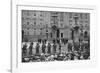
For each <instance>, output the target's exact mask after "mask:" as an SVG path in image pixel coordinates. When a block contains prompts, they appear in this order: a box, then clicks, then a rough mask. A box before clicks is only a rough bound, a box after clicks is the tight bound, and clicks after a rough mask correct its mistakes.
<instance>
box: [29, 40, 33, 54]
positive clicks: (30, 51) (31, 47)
mask: <svg viewBox="0 0 100 73" xmlns="http://www.w3.org/2000/svg"><path fill="white" fill-rule="evenodd" d="M32 49H33V42H31V44H30V46H29V55H32Z"/></svg>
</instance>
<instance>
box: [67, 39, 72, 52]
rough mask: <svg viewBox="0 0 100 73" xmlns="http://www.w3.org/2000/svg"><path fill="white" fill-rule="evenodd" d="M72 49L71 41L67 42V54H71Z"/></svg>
mask: <svg viewBox="0 0 100 73" xmlns="http://www.w3.org/2000/svg"><path fill="white" fill-rule="evenodd" d="M72 47H73V45H72V41H69V42H68V52H71V51H72Z"/></svg>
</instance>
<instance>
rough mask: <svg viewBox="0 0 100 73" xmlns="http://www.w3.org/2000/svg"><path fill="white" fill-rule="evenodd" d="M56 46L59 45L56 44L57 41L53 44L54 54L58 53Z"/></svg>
mask: <svg viewBox="0 0 100 73" xmlns="http://www.w3.org/2000/svg"><path fill="white" fill-rule="evenodd" d="M56 47H57V45H56V43H54V44H53V53H54V54H55V53H56Z"/></svg>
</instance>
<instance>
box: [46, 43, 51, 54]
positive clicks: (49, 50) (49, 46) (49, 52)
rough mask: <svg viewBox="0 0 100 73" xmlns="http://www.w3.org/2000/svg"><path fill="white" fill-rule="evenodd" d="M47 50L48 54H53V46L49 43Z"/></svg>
mask: <svg viewBox="0 0 100 73" xmlns="http://www.w3.org/2000/svg"><path fill="white" fill-rule="evenodd" d="M47 49H48V51H47V53H48V54H51V44H50V43H48V46H47Z"/></svg>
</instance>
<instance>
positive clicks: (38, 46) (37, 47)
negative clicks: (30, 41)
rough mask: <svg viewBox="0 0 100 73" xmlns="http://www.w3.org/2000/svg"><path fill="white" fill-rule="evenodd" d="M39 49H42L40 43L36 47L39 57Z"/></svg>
mask: <svg viewBox="0 0 100 73" xmlns="http://www.w3.org/2000/svg"><path fill="white" fill-rule="evenodd" d="M39 48H40V45H39V43H37V45H36V54H37V55H39Z"/></svg>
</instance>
